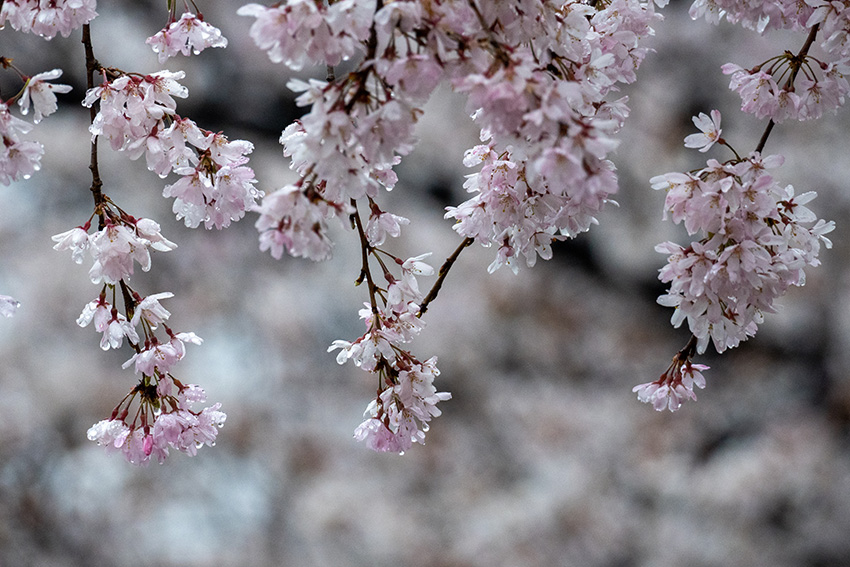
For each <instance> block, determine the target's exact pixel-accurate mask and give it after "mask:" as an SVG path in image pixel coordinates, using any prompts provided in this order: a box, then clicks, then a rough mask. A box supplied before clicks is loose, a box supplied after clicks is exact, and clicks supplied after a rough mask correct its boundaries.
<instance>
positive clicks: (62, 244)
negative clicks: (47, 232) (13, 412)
mask: <svg viewBox="0 0 850 567" xmlns="http://www.w3.org/2000/svg"><path fill="white" fill-rule="evenodd" d="M88 228H89V227H86V228H83V227H81V226H77V227H74V228H72V229H71V230H68V231H65V232H63V233H60V234H57V235H55V236H52V237H51V238H52V240H53V241H54V242H55V243H56V244H55V245H54V246H53V249H54V250H70V251H71V259H73V260H74V262H76V263H77V264H82V263H83V258H84V257H85V253H86V251H87V250H88V249H89V244H90V240H89V233H88Z"/></svg>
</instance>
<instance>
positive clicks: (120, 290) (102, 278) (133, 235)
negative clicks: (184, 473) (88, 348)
mask: <svg viewBox="0 0 850 567" xmlns="http://www.w3.org/2000/svg"><path fill="white" fill-rule="evenodd" d="M100 210H101V216H100V217H99V224H100V229H99V230H97V231H95V232H94V233H91V234H90V233H89V230H91V219H90V220H89V221H87V222H86V223H85V224H84V225H82V226H78V227H75V228H73V229H71V230H68V231H66V232H63V233H61V234H57V235H55V236H54V237H53V240H54V242H56V244H55V246H54V248H55V249H56V250H67V251H69V252H70V253H71V258H72V259H73V260H74V261H75V262H76V263H78V264H81V263H82V262H83V260H84V259H85V257H86V254H87V253H88V254H89V255H90V256H91V259H92V267H91V268H90V270H89V277H90V278H91V281H92V283H94V284H102V287H101V291H100V293H99V294H98V296H97V297H96V298H95V299H94V300H92V301H90V302H89V303H87V304H86V306H85V307H84V308H83V311H82V313H81V314H80V316H79V318H78V319H77V324H78V325H79V326H80V327H87V326H89V325H93V327H94V329H95V331H96V332H98V333H100V334H101V339H100V347H101V348H102V349H103V350H109V349H118V348H121V346H122V345H123V343H124V339H126V340H127V342H128V343H129V344H130V346H131V347H132V348H133V350H134V351H135V354H134V355H133V356H132V357H131V358H130V359H129V360H127V361H126V362H125V363H124V365H123V367H124V368H128V367H130V366H133V367H134V369H135V372H136V374H140V375H141V378H140V379H139V382H138V384H137V385H136V386H135V387H134V388H133V389H132V390H131V392H130V393H129V394H128V395H127V397H125V398H124V400H122V401H121V403H120V404H119V405H118V407H116V409H115V411H114V412H113V414H112V417H111V418H110V419H109V420H104V421H101V422H100V423H98V424H95V425H94V426H93V427H92V428H91V429H90V430H89V433H88V436H89V439H92V440H95V441H97V442H98V443H99V444H101V445H105V446H107V448H111V449H121V450H122V452H123V454H124V456H125V457H126V458H127V460H128V461H130V462H131V463H133V464H137V465H144V464H147V463H148V462H149V461H150V459H151V457H152V456H154V457H156V458H157V459H158V460H159V461H160V462H162V461H163V460H164V459H165V457H166V456H167V455H168V448H169V447H172V448H175V449H178V450H180V451H183V452H186V453H189V454H192V455H194V454H195V452H196V450H197V448H198V447H199V446H201V445H203V444H208V445H209V444H212V443H213V442H214V441H215V437H216V435H217V433H218V430H217V428H216V427H213V425H219V426H220V425H221V424H223V423H224V419H225V415H224V413H222V412H221V411H220V408H221V405H220V404H215V405H213V406H210V407H207V408H205V409H203V410H202V411H200V412H195V411H194V410H193V409H192V404H193V403H194V402H202V401H204V399H205V396H204V394H203V390H201V389H200V388H199V387H198V386H195V385H189V386H185V387H184V386H183V385H182V384H181V383H180V382H179V381H178V380H177V379H176V378H174V376H173V375H172V374H171V371H172V369H173V367H174V365H175V364H176V363H177V362H179V361H180V360H181V359H182V358H183V357H184V355H185V352H186V347H185V345H186V343H191V344H196V345H200V344H201V343H202V342H203V341H202V340H201V338H200V337H198V336H197V335H195V333H192V332H174V331H173V330H172V329H171V328H169V327H168V326H167V325H166V324H165V322H166V321H167V320H168V319H169V317H170V316H171V313H170V312H169V311H168V310H167V309H165V308H164V307H163V306H162V304H161V303H160V301H161V300H163V299H167V298H170V297H173V294H172V293H170V292H164V293H156V294H152V295H148V296H147V297H142V296H141V295H140V294H139V293H137V292H136V291H134V290H133V289H132V288H131V287H130V285H129V281H130V278H131V276H132V275H133V272H134V270H135V266H136V265H137V264H138V265H139V266H140V267H141V269H142V270H143V271H147V270H149V269H150V266H151V256H150V250H151V249H153V250H156V251H159V252H168V251H170V250H173V249H175V248H176V247H177V246H176V244H174V243H173V242H171V241H170V240H168V239H167V238H165V237H164V236H162V233H161V231H160V226H159V224H157V223H156V222H154V221H153V220H151V219H144V218H143V219H136V218H134V217H132V216H130V215H128V214H126V213H125V212H124V211H122V210H120V209H118V208H117V207H115V206H114V205H113V204H112V202H111V201H106V202H105V203H104V204H103V205H102V206H101V208H100ZM119 294H120V298H121V300H122V301H123V305H124V308H123V312H122V311H119V308H118V304H117V302H118V297H119ZM160 326H162V327H163V329H164V330H165V334H166V336H167V339H165V338H163V339H160V338H159V337H157V335H156V330H157V329H158V328H159V327H160ZM175 388H176V390H177V392H176V395H175V393H174V390H175ZM136 397H138V410H137V411H136V412H135V413H133V414H132V415H133V416H134V417H133V419H132V421H130V422H129V423H127V417H128V415H130V411H129V408H130V404H131V402H132V401H133V400H134V399H136Z"/></svg>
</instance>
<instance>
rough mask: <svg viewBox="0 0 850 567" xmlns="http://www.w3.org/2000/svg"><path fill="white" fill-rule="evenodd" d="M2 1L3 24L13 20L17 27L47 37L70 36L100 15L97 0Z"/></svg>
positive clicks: (14, 25)
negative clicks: (97, 10)
mask: <svg viewBox="0 0 850 567" xmlns="http://www.w3.org/2000/svg"><path fill="white" fill-rule="evenodd" d="M0 5H2V8H0V27H2V26H3V25H5V24H6V22H9V24H11V26H12V28H14V29H16V30H20V31H22V32H27V33H34V34H36V35H40V36H41V37H43V38H44V39H53V38H54V37H56V34H61V35H62V37H68V36H69V35H71V32H72V31H74V30H75V29H77V28H79V27H80V26H82V25H83V24H87V23H89V22H90V21H91V20H93V19H94V18H95V16H97V12H96V11H95V8H96V7H97V2H96V0H51V1H49V2H46V1H45V0H4V1H3V2H0Z"/></svg>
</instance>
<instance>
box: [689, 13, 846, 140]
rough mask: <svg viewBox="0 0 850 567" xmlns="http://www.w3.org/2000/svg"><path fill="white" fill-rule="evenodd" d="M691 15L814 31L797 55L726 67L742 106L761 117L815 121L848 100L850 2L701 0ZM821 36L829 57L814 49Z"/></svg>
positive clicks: (756, 27)
mask: <svg viewBox="0 0 850 567" xmlns="http://www.w3.org/2000/svg"><path fill="white" fill-rule="evenodd" d="M691 16H692V17H694V18H699V17H705V18H706V19H707V20H708V21H710V22H712V23H718V22H719V21H720V20H721V19H723V18H726V19H727V20H728V21H730V22H732V23H740V24H741V25H742V26H743V27H745V28H748V29H751V30H755V31H757V32H758V33H764V32H765V31H767V30H771V29H783V30H792V31H797V32H807V33H809V38H810V41H807V43H806V46H805V47H804V49H803V50H802V51H801V53H799V54H797V55H793V54H791V53H790V52H785V53H783V54H782V55H778V56H776V57H773V58H771V59H768V60H767V61H764V62H762V63H760V64H758V65H755V66H754V67H751V68H743V67H741V66H740V65H737V64H735V63H727V64H725V65H724V66H723V68H722V69H723V73H724V74H726V75H730V82H729V88H730V89H732V90H733V91H735V92H737V93H738V95H739V96H740V97H741V102H742V104H741V110H743V111H744V112H748V113H751V114H755V115H756V116H757V117H758V118H770V119H771V120H773V121H774V122H777V123H780V122H783V121H785V120H812V119H817V118H820V117H821V116H822V115H823V113H824V112H825V111H835V110H837V109H838V108H839V107H840V106H842V105H843V104H844V101H845V98H846V97H847V94H848V92H850V85H848V82H847V79H846V74H847V71H848V69H850V36H848V31H847V30H848V24H847V22H848V19H850V5H848V3H847V2H844V1H830V0H805V1H798V0H771V1H767V2H733V1H731V0H696V2H694V4H693V5H692V6H691ZM816 36H819V37H820V40H819V41H817V45H818V47H819V48H820V49H821V51H822V53H823V54H824V55H823V56H820V58H818V57H814V56H812V55H810V54H809V47H810V46H811V45H812V43H813V42H814V41H815V38H816Z"/></svg>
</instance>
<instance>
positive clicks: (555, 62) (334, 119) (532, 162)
mask: <svg viewBox="0 0 850 567" xmlns="http://www.w3.org/2000/svg"><path fill="white" fill-rule="evenodd" d="M659 5H660V4H659ZM238 13H239V14H240V15H243V16H249V17H253V18H254V19H255V21H254V23H253V24H252V26H251V37H252V38H253V39H254V41H255V43H256V44H257V46H258V47H259V48H260V49H262V50H264V51H267V53H268V55H269V58H270V59H271V60H272V61H275V62H281V63H283V64H285V65H287V66H288V67H289V68H290V69H292V70H300V69H302V68H303V67H305V66H308V65H320V66H322V67H323V68H328V69H331V70H332V68H333V66H334V65H336V64H338V63H339V62H341V61H343V60H346V59H349V58H352V57H355V56H362V61H361V62H360V63H359V64H358V65H357V66H355V68H354V70H353V71H351V72H349V73H347V74H346V75H345V76H343V77H340V78H336V77H334V76H333V73H330V74H329V76H328V78H327V80H317V79H311V80H309V81H301V80H292V81H291V82H290V83H289V86H290V88H291V89H292V90H294V91H295V92H297V93H299V96H298V98H297V103H298V104H299V105H301V106H303V107H309V110H308V112H307V113H306V114H305V115H304V116H302V117H301V119H300V120H298V121H296V122H295V123H293V124H292V125H290V126H289V127H287V128H286V129H285V130H284V131H283V134H282V136H281V139H280V142H281V144H282V145H283V149H284V150H283V151H284V156H286V157H289V158H290V159H291V167H292V169H294V170H295V171H297V172H298V174H299V179H298V181H296V182H295V183H293V184H290V185H287V186H286V187H283V188H281V189H279V190H278V191H276V192H273V193H271V194H269V195H268V196H266V197H265V198H264V199H263V202H262V204H261V205H260V206H259V207H257V208H256V211H257V212H258V213H259V214H260V218H259V219H258V221H257V222H256V227H257V229H258V230H259V232H260V247H261V249H262V250H269V251H270V252H271V254H272V255H273V256H274V257H276V258H279V257H281V256H282V255H283V253H284V252H286V253H288V254H290V255H293V256H303V257H307V258H311V259H313V260H322V259H325V258H328V257H329V256H330V255H331V252H332V241H331V239H330V237H329V235H328V222H329V221H330V220H331V219H333V218H337V219H346V217H351V218H353V219H355V221H354V224H355V225H356V226H357V227H358V230H359V231H360V232H361V242H362V245H363V248H364V258H366V260H365V265H364V268H363V273H364V274H367V275H368V274H369V266H368V262H369V261H376V262H378V263H379V264H380V265H381V266H382V269H383V270H384V272H385V274H386V269H385V268H384V265H383V263H382V258H381V254H385V253H384V252H382V251H380V250H379V249H378V248H377V246H379V245H380V244H379V243H380V242H383V239H384V238H385V237H387V236H393V237H394V236H398V235H399V234H400V232H401V227H402V226H403V225H405V224H407V222H408V221H407V219H405V218H404V217H401V216H399V215H395V214H392V213H390V212H387V211H384V210H382V209H381V208H380V206H379V205H378V204H377V203H376V199H377V198H378V196H379V194H380V192H381V190H382V188H385V189H387V190H390V189H392V188H393V187H394V185H395V183H396V181H397V178H396V175H395V173H394V171H393V168H394V167H395V166H396V165H397V164H398V163H399V162H400V160H401V159H402V157H403V156H405V155H407V154H408V153H409V152H410V151H411V150H412V149H413V146H414V144H415V138H414V135H413V130H414V126H415V124H416V121H417V120H418V117H419V116H420V115H421V114H422V112H423V110H422V105H423V104H424V102H425V101H426V100H427V99H428V97H429V96H430V94H431V93H432V92H433V91H434V89H435V88H436V87H437V85H439V84H440V83H441V82H444V81H447V82H449V83H450V84H451V86H452V88H453V89H454V90H455V91H457V92H460V93H463V94H465V95H466V96H467V97H468V101H469V103H468V104H469V111H470V112H471V113H472V114H473V116H474V118H475V120H476V121H478V123H479V124H480V125H481V128H482V134H481V139H482V142H483V144H482V145H480V146H477V147H475V148H473V149H471V150H470V151H469V152H467V155H466V158H465V160H464V162H465V163H466V164H467V165H468V166H470V167H478V168H480V170H479V172H478V173H475V174H473V175H471V176H470V178H469V180H468V181H467V184H466V187H467V189H468V190H469V191H470V192H472V193H475V196H474V197H473V198H471V199H470V200H469V201H467V202H465V203H463V204H461V205H460V206H458V207H452V208H450V209H449V210H448V213H447V217H449V218H453V219H455V220H456V221H457V224H456V225H455V230H457V232H458V233H459V234H460V235H462V236H464V237H465V241H464V242H465V243H464V245H463V246H465V245H467V244H469V243H471V242H473V241H477V242H479V243H481V244H482V245H484V246H490V245H492V244H496V245H497V247H498V253H497V258H496V260H495V262H494V263H493V265H492V266H491V271H492V270H495V269H496V268H498V267H499V266H501V265H503V264H507V265H509V266H511V267H512V268H513V269H516V263H515V262H514V259H515V258H516V257H518V256H520V255H522V256H524V257H525V258H526V262H527V263H528V265H533V264H534V263H535V261H536V258H537V257H538V256H540V257H542V258H550V257H551V254H552V252H551V244H552V242H553V241H555V240H561V239H564V238H567V237H571V236H575V235H576V234H578V233H580V232H583V231H585V230H587V229H588V228H589V227H590V226H591V224H593V223H594V222H595V218H594V215H595V214H597V213H598V212H599V211H600V210H601V208H602V206H603V205H604V204H605V203H606V202H607V201H608V200H609V196H610V195H611V194H613V193H614V192H615V191H616V189H617V185H616V183H617V182H616V175H615V173H614V166H613V165H612V163H611V162H610V161H608V159H607V154H608V153H609V152H610V151H611V150H612V149H613V148H614V147H616V141H615V140H614V136H615V135H616V134H617V132H618V131H619V129H620V128H621V126H622V124H623V121H624V119H625V118H626V116H627V114H628V108H627V106H626V99H625V98H621V99H619V100H616V101H613V102H606V100H605V98H606V96H607V95H609V94H610V93H611V92H612V91H614V90H616V87H617V85H618V84H625V83H630V82H632V81H634V79H635V71H636V69H637V67H638V66H639V65H640V63H641V62H642V60H643V59H644V57H645V55H646V54H647V52H648V49H647V48H646V47H645V46H643V41H644V40H645V39H646V38H648V37H649V36H651V35H652V33H653V31H652V28H651V25H652V23H653V22H654V21H656V20H658V19H659V18H660V16H659V15H658V14H656V13H655V10H654V5H653V3H652V2H640V1H638V0H613V1H611V2H600V3H587V2H581V1H566V2H564V1H560V2H549V1H546V2H539V1H536V0H516V1H511V2H468V1H459V0H458V1H448V2H429V3H425V2H416V1H396V2H385V3H379V2H376V1H374V0H366V1H358V2H355V1H353V0H341V1H337V2H331V3H328V4H327V5H325V4H323V3H320V2H312V1H309V0H287V1H285V2H280V3H277V4H275V5H274V6H271V7H266V6H261V5H258V4H249V5H247V6H244V7H242V8H241V9H240V10H239V11H238ZM363 199H366V200H368V203H369V218H368V221H367V224H366V225H365V226H363V225H362V224H361V221H360V217H359V213H358V212H357V208H356V205H357V203H358V201H362V200H363ZM343 224H344V223H343ZM401 264H402V265H404V263H403V262H402V263H401ZM402 272H403V275H402V278H401V280H398V282H404V281H405V280H406V279H408V278H409V277H411V276H410V275H408V274H407V272H405V271H404V269H402ZM361 279H362V277H361ZM367 279H369V278H367ZM369 287H370V292H371V293H370V295H371V297H370V299H371V301H370V304H369V305H367V308H366V309H365V310H363V311H361V317H362V318H364V319H365V320H366V322H367V333H366V334H365V335H364V336H363V337H360V338H359V339H357V340H356V341H354V342H353V343H349V342H347V341H337V342H336V343H334V345H333V347H334V348H341V349H342V351H341V353H340V355H339V358H338V360H339V361H340V362H344V361H346V360H352V361H354V362H355V364H357V365H358V366H360V367H361V368H364V369H365V370H367V371H370V372H377V373H378V374H379V375H380V387H379V393H378V397H377V399H376V400H375V401H374V402H373V403H372V404H370V405H369V407H368V408H367V410H366V414H367V416H368V419H367V420H366V421H365V422H364V423H363V424H362V425H361V426H360V427H359V428H358V429H357V431H356V433H355V437H356V438H357V439H359V440H363V441H366V443H367V445H368V446H370V447H371V448H373V449H375V450H380V451H399V452H401V451H404V450H405V449H406V448H407V447H408V446H409V445H410V444H411V443H412V442H422V441H423V440H424V432H425V429H426V427H425V426H426V425H427V422H428V420H429V419H430V417H433V416H435V415H437V414H438V412H437V411H436V407H435V405H436V403H437V402H438V401H440V400H442V399H447V398H448V394H439V393H436V390H435V389H434V387H433V385H432V380H433V377H434V376H436V375H437V369H436V367H435V366H434V363H435V359H429V360H428V361H426V362H419V361H418V360H417V359H415V358H413V357H412V355H410V353H409V352H408V351H407V350H405V349H404V348H403V347H402V346H401V345H402V343H406V342H407V341H409V340H410V339H411V338H412V335H411V333H412V332H413V331H414V330H416V329H418V328H419V326H420V325H421V321H420V320H419V319H420V316H421V311H420V310H419V309H418V307H417V301H418V299H417V297H418V296H417V294H410V293H403V294H400V293H399V292H398V291H397V290H398V289H400V288H398V287H397V285H396V280H392V281H389V280H388V287H387V288H386V289H378V290H376V289H375V284H373V283H372V282H371V280H370V284H369ZM390 295H392V299H390V297H389V296H390ZM381 301H383V302H384V303H381ZM414 334H415V333H414ZM391 337H397V338H396V339H393V338H391ZM399 341H400V342H399Z"/></svg>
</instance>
